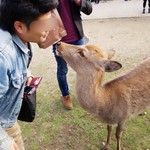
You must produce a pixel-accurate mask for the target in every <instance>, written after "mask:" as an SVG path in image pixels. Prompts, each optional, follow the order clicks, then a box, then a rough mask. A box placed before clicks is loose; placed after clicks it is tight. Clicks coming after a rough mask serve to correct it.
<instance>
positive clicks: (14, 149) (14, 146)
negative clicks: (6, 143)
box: [10, 142, 19, 150]
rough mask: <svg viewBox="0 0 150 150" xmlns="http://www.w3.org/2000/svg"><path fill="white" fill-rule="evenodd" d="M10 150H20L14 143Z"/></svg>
mask: <svg viewBox="0 0 150 150" xmlns="http://www.w3.org/2000/svg"><path fill="white" fill-rule="evenodd" d="M10 150H19V149H18V146H17V144H16V143H15V142H14V143H13V145H12V147H11V149H10Z"/></svg>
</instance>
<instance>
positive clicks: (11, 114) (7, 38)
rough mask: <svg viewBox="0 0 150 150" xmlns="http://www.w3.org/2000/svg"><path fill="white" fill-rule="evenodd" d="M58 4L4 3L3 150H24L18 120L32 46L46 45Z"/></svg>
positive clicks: (35, 0)
mask: <svg viewBox="0 0 150 150" xmlns="http://www.w3.org/2000/svg"><path fill="white" fill-rule="evenodd" d="M57 5H58V1H57V0H1V1H0V150H24V149H25V148H24V144H23V140H22V136H21V130H20V126H19V124H18V122H17V118H18V115H19V112H20V109H21V104H22V99H23V93H24V87H25V84H27V85H28V84H30V81H31V78H32V77H31V76H30V77H29V76H28V75H27V66H28V64H29V61H30V57H31V55H30V54H31V52H32V49H31V44H30V42H34V43H40V42H44V41H45V40H46V38H47V35H48V33H49V31H50V30H49V27H50V24H49V19H50V16H51V13H52V10H53V9H55V8H56V7H57Z"/></svg>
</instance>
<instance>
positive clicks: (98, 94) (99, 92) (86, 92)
mask: <svg viewBox="0 0 150 150" xmlns="http://www.w3.org/2000/svg"><path fill="white" fill-rule="evenodd" d="M76 95H77V99H78V100H79V103H80V104H81V106H82V107H83V108H85V109H86V110H88V111H90V112H92V113H94V114H96V113H97V108H100V107H103V106H104V104H103V103H104V102H103V101H101V99H103V95H104V89H103V88H102V87H101V77H99V78H95V77H94V76H92V75H91V76H90V75H89V76H88V77H84V76H80V75H77V82H76ZM100 102H101V104H99V103H100Z"/></svg>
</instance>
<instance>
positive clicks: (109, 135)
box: [101, 125, 112, 150]
mask: <svg viewBox="0 0 150 150" xmlns="http://www.w3.org/2000/svg"><path fill="white" fill-rule="evenodd" d="M107 131H108V135H107V142H106V144H105V146H104V147H103V148H102V149H101V150H108V148H109V144H110V140H111V131H112V126H111V125H107Z"/></svg>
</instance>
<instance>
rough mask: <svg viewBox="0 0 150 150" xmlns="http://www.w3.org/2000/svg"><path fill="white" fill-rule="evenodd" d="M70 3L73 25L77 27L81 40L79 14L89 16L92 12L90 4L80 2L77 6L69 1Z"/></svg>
mask: <svg viewBox="0 0 150 150" xmlns="http://www.w3.org/2000/svg"><path fill="white" fill-rule="evenodd" d="M70 1H71V11H72V16H73V20H74V23H75V25H76V27H77V30H78V32H79V35H80V37H81V38H83V37H84V32H83V26H82V18H81V12H83V13H84V14H86V15H90V14H91V13H92V10H93V9H92V4H91V2H90V1H89V0H81V5H80V6H77V4H76V3H75V2H74V0H70Z"/></svg>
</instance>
